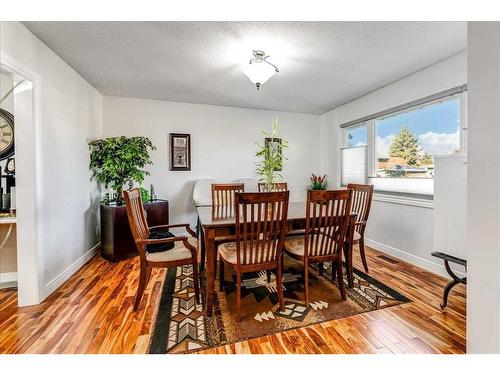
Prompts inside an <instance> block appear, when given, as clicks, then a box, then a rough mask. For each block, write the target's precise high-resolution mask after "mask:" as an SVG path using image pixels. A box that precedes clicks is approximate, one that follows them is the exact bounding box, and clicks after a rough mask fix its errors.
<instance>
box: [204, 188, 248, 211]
mask: <svg viewBox="0 0 500 375" xmlns="http://www.w3.org/2000/svg"><path fill="white" fill-rule="evenodd" d="M244 191H245V184H244V183H242V182H238V183H230V184H212V216H214V217H217V218H220V219H223V218H225V217H232V216H233V215H234V202H235V199H234V195H235V194H236V193H242V192H244Z"/></svg>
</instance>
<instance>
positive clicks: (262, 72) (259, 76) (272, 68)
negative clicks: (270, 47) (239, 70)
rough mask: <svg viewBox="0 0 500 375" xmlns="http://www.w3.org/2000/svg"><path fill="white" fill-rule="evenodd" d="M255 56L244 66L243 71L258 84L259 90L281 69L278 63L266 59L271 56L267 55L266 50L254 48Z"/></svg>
mask: <svg viewBox="0 0 500 375" xmlns="http://www.w3.org/2000/svg"><path fill="white" fill-rule="evenodd" d="M253 56H254V57H253V58H251V59H250V62H249V63H248V64H247V65H245V66H244V67H243V73H245V75H246V76H247V77H248V79H249V80H250V81H251V82H252V83H254V84H255V86H257V90H259V89H260V86H261V85H263V84H264V83H266V82H267V81H268V80H269V78H271V77H272V76H273V75H274V74H276V73H279V72H280V71H279V69H278V67H277V66H276V65H274V64H271V63H270V62H269V61H267V60H266V59H267V58H268V57H269V56H266V53H265V52H264V51H260V50H253Z"/></svg>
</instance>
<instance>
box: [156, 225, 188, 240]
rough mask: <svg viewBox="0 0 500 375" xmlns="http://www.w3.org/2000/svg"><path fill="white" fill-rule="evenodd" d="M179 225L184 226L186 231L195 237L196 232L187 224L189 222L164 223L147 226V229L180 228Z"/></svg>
mask: <svg viewBox="0 0 500 375" xmlns="http://www.w3.org/2000/svg"><path fill="white" fill-rule="evenodd" d="M180 227H185V228H186V230H187V231H188V233H189V234H190V235H191V236H193V237H196V232H195V231H194V230H193V229H192V228H191V227H190V226H189V224H165V225H155V226H153V227H149V230H151V229H160V228H167V229H168V228H180Z"/></svg>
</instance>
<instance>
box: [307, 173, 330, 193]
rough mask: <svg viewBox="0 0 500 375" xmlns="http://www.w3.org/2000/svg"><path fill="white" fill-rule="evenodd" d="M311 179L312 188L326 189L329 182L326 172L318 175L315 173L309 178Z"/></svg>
mask: <svg viewBox="0 0 500 375" xmlns="http://www.w3.org/2000/svg"><path fill="white" fill-rule="evenodd" d="M309 179H310V180H311V189H312V190H326V187H327V186H328V182H327V181H326V174H325V175H323V176H316V175H315V174H314V173H313V174H312V175H311V177H310V178H309Z"/></svg>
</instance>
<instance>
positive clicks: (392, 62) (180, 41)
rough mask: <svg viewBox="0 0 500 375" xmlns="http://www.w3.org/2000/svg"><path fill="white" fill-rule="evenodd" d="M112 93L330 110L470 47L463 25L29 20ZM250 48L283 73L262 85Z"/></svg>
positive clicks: (90, 78) (98, 85) (104, 90)
mask: <svg viewBox="0 0 500 375" xmlns="http://www.w3.org/2000/svg"><path fill="white" fill-rule="evenodd" d="M24 25H26V27H28V28H29V29H30V30H31V31H32V32H33V33H34V34H35V35H37V36H38V37H39V38H40V39H41V40H42V41H44V42H45V43H46V44H47V45H48V46H49V47H50V48H51V49H52V50H54V51H55V52H56V53H57V54H58V55H59V56H61V57H62V58H63V59H64V60H65V61H66V62H67V63H68V64H70V65H71V66H72V67H73V68H74V69H75V70H76V71H78V72H79V73H80V74H81V75H82V76H83V77H84V78H85V79H87V80H88V81H89V82H90V83H91V84H92V85H94V86H95V87H96V88H97V89H98V90H99V91H100V92H101V93H102V94H104V95H117V96H127V97H138V98H150V99H163V100H170V101H181V102H193V103H205V104H215V105H228V106H237V107H249V108H259V109H271V110H278V111H292V112H304V113H324V112H326V111H328V110H330V109H333V108H335V107H337V106H339V105H341V104H343V103H346V102H348V101H350V100H352V99H355V98H357V97H360V96H362V95H364V94H367V93H369V92H371V91H373V90H376V89H377V88H380V87H382V86H385V85H387V84H389V83H391V82H393V81H395V80H398V79H400V78H402V77H404V76H407V75H409V74H411V73H413V72H415V71H417V70H420V69H423V68H425V67H427V66H429V65H432V64H434V63H436V62H438V61H440V60H443V59H444V58H446V57H449V56H451V55H453V54H456V53H458V52H460V51H463V50H465V49H466V48H467V36H466V34H467V25H466V23H465V22H24ZM252 49H263V50H264V51H265V52H266V53H267V54H269V55H271V57H270V58H269V61H271V62H272V63H274V64H276V65H277V66H278V67H279V69H280V73H279V74H278V75H276V76H275V77H273V78H271V80H269V81H268V82H267V83H266V84H265V85H263V87H262V88H261V91H259V92H257V90H256V89H255V86H253V85H252V84H251V83H250V81H249V80H248V79H247V78H246V76H244V75H243V73H242V69H241V66H242V64H243V63H246V62H248V60H249V58H250V57H251V51H252Z"/></svg>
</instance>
